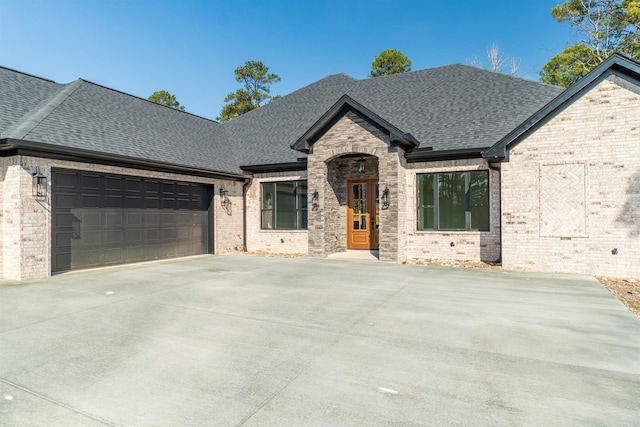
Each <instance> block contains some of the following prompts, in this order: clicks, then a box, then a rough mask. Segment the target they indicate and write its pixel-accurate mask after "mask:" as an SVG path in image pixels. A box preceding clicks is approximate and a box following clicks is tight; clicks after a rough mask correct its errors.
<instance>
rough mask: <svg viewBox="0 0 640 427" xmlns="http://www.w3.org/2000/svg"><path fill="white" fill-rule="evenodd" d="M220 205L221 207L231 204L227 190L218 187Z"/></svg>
mask: <svg viewBox="0 0 640 427" xmlns="http://www.w3.org/2000/svg"><path fill="white" fill-rule="evenodd" d="M220 205H221V206H223V207H226V206H229V205H231V200H229V190H225V189H224V188H222V187H220Z"/></svg>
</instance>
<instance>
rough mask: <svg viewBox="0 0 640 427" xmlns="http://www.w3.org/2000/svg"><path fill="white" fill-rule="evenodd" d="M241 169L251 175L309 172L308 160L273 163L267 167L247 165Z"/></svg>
mask: <svg viewBox="0 0 640 427" xmlns="http://www.w3.org/2000/svg"><path fill="white" fill-rule="evenodd" d="M240 169H242V170H243V171H246V172H251V173H269V172H296V171H300V172H304V171H306V170H307V159H301V160H298V161H297V162H289V163H273V164H266V165H245V166H240Z"/></svg>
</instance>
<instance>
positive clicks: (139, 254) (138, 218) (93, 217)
mask: <svg viewBox="0 0 640 427" xmlns="http://www.w3.org/2000/svg"><path fill="white" fill-rule="evenodd" d="M212 196H213V190H212V189H211V187H209V186H204V185H199V184H192V183H187V182H178V181H164V180H156V179H146V178H138V177H130V176H121V175H107V174H94V173H89V172H78V171H69V170H54V171H53V174H52V203H51V205H52V239H51V241H52V250H51V259H52V261H51V270H52V272H60V271H68V270H75V269H82V268H90V267H98V266H104V265H116V264H124V263H129V262H139V261H148V260H154V259H165V258H174V257H180V256H187V255H197V254H203V253H209V252H210V250H209V248H210V247H212V245H211V240H212V236H210V235H209V230H211V227H210V226H209V225H210V224H209V220H210V218H212V215H211V214H210V205H211V200H212Z"/></svg>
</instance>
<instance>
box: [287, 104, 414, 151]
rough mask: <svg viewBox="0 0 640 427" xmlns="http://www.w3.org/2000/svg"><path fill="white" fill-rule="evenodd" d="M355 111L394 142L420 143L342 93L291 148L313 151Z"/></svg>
mask: <svg viewBox="0 0 640 427" xmlns="http://www.w3.org/2000/svg"><path fill="white" fill-rule="evenodd" d="M350 111H351V112H354V113H355V114H357V115H358V116H360V117H362V118H363V119H364V120H366V121H367V122H369V123H370V124H372V125H373V126H375V127H377V128H378V129H380V130H381V131H383V132H385V133H386V134H388V135H389V140H390V142H391V143H392V144H398V145H402V146H406V147H408V148H414V147H417V146H419V145H420V143H419V142H418V140H417V139H415V138H414V137H413V135H411V134H410V133H407V132H403V131H402V130H401V129H399V128H397V127H396V126H394V125H392V124H391V123H389V122H388V121H387V120H385V119H383V118H382V117H380V116H379V115H378V114H376V113H374V112H373V111H371V110H369V109H368V108H366V107H365V106H364V105H362V104H360V103H359V102H357V101H355V100H354V99H352V98H351V97H350V96H349V95H342V97H340V99H339V100H338V101H337V102H336V103H335V104H333V106H332V107H331V108H330V109H329V110H327V112H326V113H324V114H323V115H322V117H320V119H318V121H316V122H315V123H314V124H313V126H311V127H310V128H309V129H308V130H307V131H306V132H305V133H304V134H303V135H302V136H301V137H300V138H299V139H298V140H297V141H296V142H295V143H294V144H292V145H291V148H293V149H294V150H297V151H301V152H303V153H311V152H313V144H314V143H315V142H316V141H317V140H318V139H319V138H320V137H321V136H322V135H324V133H325V132H327V130H329V129H330V128H331V127H332V126H333V125H334V124H335V123H336V122H337V121H338V120H339V119H340V118H342V117H343V116H344V115H345V114H347V113H348V112H350Z"/></svg>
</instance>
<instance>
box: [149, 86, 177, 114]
mask: <svg viewBox="0 0 640 427" xmlns="http://www.w3.org/2000/svg"><path fill="white" fill-rule="evenodd" d="M148 99H149V101H151V102H155V103H156V104H160V105H166V106H167V107H171V108H175V109H176V110H180V111H184V105H180V103H179V102H178V100H177V99H176V96H175V95H171V94H170V93H169V92H167V91H166V90H157V91H155V92H153V93H152V94H151V96H150V97H149V98H148Z"/></svg>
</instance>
